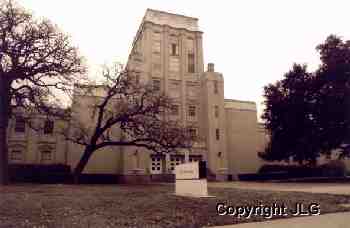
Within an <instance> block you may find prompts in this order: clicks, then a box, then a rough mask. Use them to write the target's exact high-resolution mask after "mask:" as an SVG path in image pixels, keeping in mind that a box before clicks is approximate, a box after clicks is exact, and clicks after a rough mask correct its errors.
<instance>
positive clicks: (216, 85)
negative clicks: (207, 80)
mask: <svg viewBox="0 0 350 228" xmlns="http://www.w3.org/2000/svg"><path fill="white" fill-rule="evenodd" d="M218 91H219V88H218V82H217V81H214V93H215V94H217V93H218Z"/></svg>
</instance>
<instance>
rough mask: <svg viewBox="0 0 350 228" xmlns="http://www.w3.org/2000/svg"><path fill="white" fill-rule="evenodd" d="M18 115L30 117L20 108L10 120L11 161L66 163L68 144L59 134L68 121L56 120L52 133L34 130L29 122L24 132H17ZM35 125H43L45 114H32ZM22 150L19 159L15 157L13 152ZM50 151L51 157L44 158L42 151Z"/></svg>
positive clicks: (9, 143) (23, 162) (21, 162)
mask: <svg viewBox="0 0 350 228" xmlns="http://www.w3.org/2000/svg"><path fill="white" fill-rule="evenodd" d="M16 116H24V117H26V118H28V114H27V113H25V112H22V111H21V110H19V109H15V110H14V114H13V118H12V119H11V120H10V122H9V128H8V146H9V162H10V163H17V164H19V163H20V164H66V162H67V151H68V144H67V142H66V141H65V140H64V138H63V136H62V135H61V134H58V133H57V132H59V131H60V130H61V129H62V128H65V127H66V126H67V124H68V123H67V122H65V121H63V120H60V119H57V118H55V119H52V120H53V121H54V129H53V133H52V134H44V132H43V130H42V129H40V130H34V129H33V128H30V126H29V125H28V124H25V131H24V132H16V131H15V125H16V121H15V119H16ZM30 120H31V122H33V125H34V126H36V127H40V126H41V127H42V126H43V124H44V122H45V121H46V117H45V116H41V115H32V117H31V118H30ZM16 151H17V152H18V151H20V152H21V155H20V156H18V159H16V158H14V155H13V154H12V153H14V152H16ZM44 151H50V159H45V160H44V159H43V156H42V153H43V152H44Z"/></svg>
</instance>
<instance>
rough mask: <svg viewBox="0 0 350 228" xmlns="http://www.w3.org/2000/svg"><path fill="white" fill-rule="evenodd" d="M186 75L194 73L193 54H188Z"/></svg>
mask: <svg viewBox="0 0 350 228" xmlns="http://www.w3.org/2000/svg"><path fill="white" fill-rule="evenodd" d="M187 57H188V69H187V70H188V73H194V71H195V69H194V54H193V53H188V55H187Z"/></svg>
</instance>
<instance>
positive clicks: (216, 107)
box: [214, 105, 219, 118]
mask: <svg viewBox="0 0 350 228" xmlns="http://www.w3.org/2000/svg"><path fill="white" fill-rule="evenodd" d="M214 116H215V117H216V118H218V117H219V106H217V105H215V107H214Z"/></svg>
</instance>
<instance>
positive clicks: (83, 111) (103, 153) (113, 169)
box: [68, 90, 123, 174]
mask: <svg viewBox="0 0 350 228" xmlns="http://www.w3.org/2000/svg"><path fill="white" fill-rule="evenodd" d="M97 91H98V93H97V95H101V93H102V92H101V90H97ZM97 99H99V97H98V96H93V95H83V96H81V95H79V94H78V95H75V96H74V101H73V105H72V118H71V123H70V126H71V128H70V133H71V134H74V131H75V126H79V125H83V126H84V127H86V128H90V129H91V131H92V130H93V128H94V127H95V126H96V121H97V119H96V118H97V115H95V116H93V105H94V104H96V100H97ZM76 122H79V123H78V124H77V123H76ZM112 133H113V134H114V135H118V134H120V132H118V129H113V131H112ZM83 152H84V146H82V145H79V144H76V143H73V142H69V153H68V164H69V165H71V167H73V168H74V167H75V166H76V165H77V163H78V162H79V160H80V158H81V156H82V154H83ZM121 159H122V156H121V150H120V148H119V147H108V148H102V149H100V150H97V151H95V152H94V154H93V155H92V157H91V158H90V160H89V162H88V164H87V166H86V168H85V169H84V173H112V174H115V173H120V172H122V166H123V162H122V160H121Z"/></svg>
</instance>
